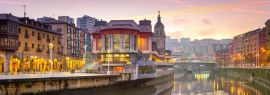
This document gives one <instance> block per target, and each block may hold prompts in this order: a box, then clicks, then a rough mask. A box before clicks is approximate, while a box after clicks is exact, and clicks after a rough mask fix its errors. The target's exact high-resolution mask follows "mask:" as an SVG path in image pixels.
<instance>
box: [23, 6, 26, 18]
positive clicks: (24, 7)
mask: <svg viewBox="0 0 270 95" xmlns="http://www.w3.org/2000/svg"><path fill="white" fill-rule="evenodd" d="M23 15H24V17H26V5H23Z"/></svg>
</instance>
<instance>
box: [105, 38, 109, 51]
mask: <svg viewBox="0 0 270 95" xmlns="http://www.w3.org/2000/svg"><path fill="white" fill-rule="evenodd" d="M109 40H110V36H109V35H106V36H105V50H109V45H110V43H109Z"/></svg>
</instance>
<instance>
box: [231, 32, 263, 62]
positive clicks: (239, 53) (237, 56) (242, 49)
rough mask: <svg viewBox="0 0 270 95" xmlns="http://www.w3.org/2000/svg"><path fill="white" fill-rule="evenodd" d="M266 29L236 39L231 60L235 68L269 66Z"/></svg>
mask: <svg viewBox="0 0 270 95" xmlns="http://www.w3.org/2000/svg"><path fill="white" fill-rule="evenodd" d="M265 34H266V28H262V29H256V30H253V31H250V32H247V33H244V34H241V35H238V36H236V37H234V39H233V42H232V47H231V49H232V50H230V51H231V52H230V60H231V62H232V63H233V65H234V66H239V67H241V66H242V67H243V66H259V67H264V66H265V65H267V63H266V61H267V58H266V35H265Z"/></svg>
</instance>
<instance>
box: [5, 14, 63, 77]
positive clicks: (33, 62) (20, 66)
mask: <svg viewBox="0 0 270 95" xmlns="http://www.w3.org/2000/svg"><path fill="white" fill-rule="evenodd" d="M0 23H1V26H8V27H9V28H5V27H4V28H3V27H2V28H3V29H4V31H2V32H1V33H4V34H3V35H2V34H1V37H0V39H4V40H1V41H0V42H1V47H3V48H1V54H0V61H1V62H0V72H1V73H3V72H5V73H11V74H15V73H18V72H23V73H27V72H28V73H36V72H46V71H50V70H52V71H54V72H56V71H60V69H61V65H62V64H61V62H60V61H59V57H60V56H59V55H60V53H61V51H60V48H61V43H60V40H61V39H60V37H61V34H60V33H57V32H54V31H52V30H51V27H50V26H49V25H46V24H43V23H40V22H36V21H35V20H33V19H29V18H27V17H25V18H18V17H15V16H13V15H11V14H0ZM0 30H2V29H0ZM10 33H11V34H10ZM6 39H7V40H6ZM49 44H52V45H53V47H52V52H53V60H50V57H49V50H50V49H49ZM5 47H8V48H5ZM51 64H52V65H53V67H52V68H51Z"/></svg>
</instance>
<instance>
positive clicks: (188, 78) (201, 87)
mask: <svg viewBox="0 0 270 95" xmlns="http://www.w3.org/2000/svg"><path fill="white" fill-rule="evenodd" d="M246 83H247V82H241V81H235V80H231V79H228V78H225V77H222V76H217V75H215V74H211V72H197V73H176V74H175V81H174V82H173V84H174V86H173V89H172V90H171V95H194V94H199V95H203V94H207V95H209V94H210V95H261V94H260V93H259V91H257V90H256V89H254V88H252V87H249V86H247V85H246Z"/></svg>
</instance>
